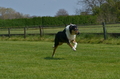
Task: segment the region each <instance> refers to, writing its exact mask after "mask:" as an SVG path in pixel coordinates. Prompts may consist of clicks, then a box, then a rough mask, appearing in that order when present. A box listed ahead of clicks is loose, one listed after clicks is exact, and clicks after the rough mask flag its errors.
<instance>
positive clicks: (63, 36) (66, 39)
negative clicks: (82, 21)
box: [52, 24, 79, 57]
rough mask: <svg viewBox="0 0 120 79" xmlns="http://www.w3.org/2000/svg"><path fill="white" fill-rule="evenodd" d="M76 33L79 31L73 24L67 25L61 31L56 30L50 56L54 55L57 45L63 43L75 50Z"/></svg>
mask: <svg viewBox="0 0 120 79" xmlns="http://www.w3.org/2000/svg"><path fill="white" fill-rule="evenodd" d="M77 34H79V31H78V28H77V26H76V25H75V24H70V25H67V26H66V28H65V29H64V30H63V31H60V32H58V33H57V34H56V36H55V40H54V49H53V54H52V57H53V56H54V54H55V51H56V49H57V47H58V46H59V45H62V44H63V43H67V44H68V45H69V46H70V47H71V48H72V49H73V50H74V51H76V48H77V42H76V41H75V39H76V35H77ZM71 42H72V43H73V44H74V46H73V45H72V44H71Z"/></svg>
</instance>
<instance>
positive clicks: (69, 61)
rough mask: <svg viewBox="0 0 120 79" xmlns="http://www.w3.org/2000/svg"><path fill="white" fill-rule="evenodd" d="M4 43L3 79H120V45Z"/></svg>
mask: <svg viewBox="0 0 120 79" xmlns="http://www.w3.org/2000/svg"><path fill="white" fill-rule="evenodd" d="M52 46H53V42H35V41H32V42H31V41H0V79H120V50H119V48H120V45H107V44H80V43H79V44H78V48H77V51H72V49H70V47H68V46H67V45H66V44H63V45H62V46H60V47H59V48H58V49H57V51H56V54H55V58H51V54H52Z"/></svg>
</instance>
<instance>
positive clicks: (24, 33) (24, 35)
mask: <svg viewBox="0 0 120 79" xmlns="http://www.w3.org/2000/svg"><path fill="white" fill-rule="evenodd" d="M24 38H26V27H24Z"/></svg>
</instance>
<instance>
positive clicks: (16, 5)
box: [0, 0, 82, 16]
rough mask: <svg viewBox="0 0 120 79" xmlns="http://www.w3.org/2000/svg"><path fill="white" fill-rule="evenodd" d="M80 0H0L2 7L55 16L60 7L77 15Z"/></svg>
mask: <svg viewBox="0 0 120 79" xmlns="http://www.w3.org/2000/svg"><path fill="white" fill-rule="evenodd" d="M77 1H78V0H0V7H5V8H12V9H14V10H15V11H17V12H20V13H23V14H29V15H30V16H55V15H56V13H57V11H58V10H59V9H65V10H66V11H67V12H68V13H69V15H75V9H76V8H81V7H82V6H80V5H77Z"/></svg>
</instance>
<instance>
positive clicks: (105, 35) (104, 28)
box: [102, 22, 107, 40]
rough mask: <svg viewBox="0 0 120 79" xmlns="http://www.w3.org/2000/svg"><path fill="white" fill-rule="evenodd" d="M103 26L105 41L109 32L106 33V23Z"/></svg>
mask: <svg viewBox="0 0 120 79" xmlns="http://www.w3.org/2000/svg"><path fill="white" fill-rule="evenodd" d="M102 25H103V34H104V40H106V39H107V31H106V27H105V22H102Z"/></svg>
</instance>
